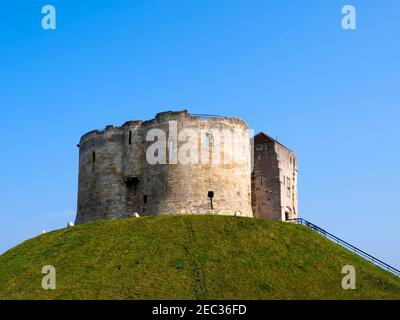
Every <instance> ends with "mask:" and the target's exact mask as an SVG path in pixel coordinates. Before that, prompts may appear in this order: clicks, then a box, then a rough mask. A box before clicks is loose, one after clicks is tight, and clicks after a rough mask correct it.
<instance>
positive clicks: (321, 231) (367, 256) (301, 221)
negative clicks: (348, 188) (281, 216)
mask: <svg viewBox="0 0 400 320" xmlns="http://www.w3.org/2000/svg"><path fill="white" fill-rule="evenodd" d="M286 221H288V222H296V223H297V224H301V225H303V226H306V227H307V228H310V229H312V230H314V231H316V232H317V233H319V234H321V235H323V236H324V237H326V238H327V239H329V240H331V241H334V242H336V243H337V244H338V245H341V246H342V247H344V248H346V249H348V250H351V251H353V252H354V253H356V254H358V255H359V256H361V257H363V258H365V259H367V260H369V261H370V262H372V263H373V264H375V265H377V266H379V267H381V268H382V269H384V270H387V271H389V272H391V273H393V274H394V275H396V276H398V277H400V270H398V269H396V268H394V267H392V266H391V265H389V264H387V263H385V262H383V261H381V260H379V259H378V258H375V257H374V256H372V255H370V254H369V253H366V252H365V251H363V250H361V249H358V248H357V247H355V246H353V245H352V244H350V243H348V242H346V241H344V240H342V239H340V238H339V237H336V236H335V235H333V234H332V233H329V232H328V231H326V230H324V229H322V228H320V227H318V226H317V225H315V224H313V223H311V222H309V221H307V220H305V219H303V218H296V219H289V220H286Z"/></svg>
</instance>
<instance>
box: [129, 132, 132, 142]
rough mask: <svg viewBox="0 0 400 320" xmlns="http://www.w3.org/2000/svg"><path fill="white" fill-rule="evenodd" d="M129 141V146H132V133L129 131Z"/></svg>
mask: <svg viewBox="0 0 400 320" xmlns="http://www.w3.org/2000/svg"><path fill="white" fill-rule="evenodd" d="M128 140H129V141H128V143H129V145H131V144H132V131H129V139H128Z"/></svg>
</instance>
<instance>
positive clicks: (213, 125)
mask: <svg viewBox="0 0 400 320" xmlns="http://www.w3.org/2000/svg"><path fill="white" fill-rule="evenodd" d="M170 121H175V122H176V124H177V128H178V130H180V129H182V128H191V129H193V130H195V131H196V132H197V133H198V134H199V137H200V140H199V142H198V143H199V148H201V147H202V146H204V145H207V144H208V145H209V147H210V155H211V154H212V156H214V152H220V153H221V154H220V157H221V158H220V160H221V161H220V162H218V163H212V162H211V164H204V163H201V162H200V163H197V164H180V163H179V162H178V163H177V162H176V161H174V157H176V153H177V150H179V148H180V147H181V146H182V145H183V144H184V142H182V141H176V140H174V132H170V130H171V128H170V125H169V123H170ZM151 129H161V130H163V131H164V132H165V133H166V137H167V144H166V148H165V154H166V158H167V163H166V164H150V163H148V161H147V160H146V150H147V149H148V147H149V146H150V145H151V144H153V143H154V141H146V134H147V133H148V132H149V130H151ZM215 129H216V130H236V132H239V133H240V134H239V135H238V136H235V139H236V141H235V142H238V141H237V140H240V141H239V142H240V144H241V145H243V146H244V148H243V149H242V151H241V152H240V154H239V157H241V160H242V161H239V162H228V163H225V162H224V157H226V153H225V154H224V153H223V150H233V149H232V148H233V146H230V145H229V144H230V143H231V142H230V141H224V139H223V137H221V145H222V146H221V150H218V151H215V150H214V149H212V148H213V143H212V141H211V140H212V138H213V137H212V132H213V130H215ZM204 132H206V134H204ZM209 133H211V135H208V134H209ZM257 137H259V135H257V136H256V137H255V150H254V158H255V163H254V164H255V167H254V172H253V174H251V167H250V165H251V162H250V158H251V153H250V150H251V149H250V137H249V133H248V127H247V124H246V123H245V122H244V121H243V120H241V119H238V118H221V117H211V118H204V117H201V116H194V115H191V114H189V113H188V112H187V111H180V112H163V113H159V114H157V115H156V117H155V118H154V119H152V120H149V121H129V122H126V123H125V124H123V125H122V126H121V127H114V126H107V127H106V128H105V130H103V131H97V130H95V131H91V132H88V133H87V134H85V135H84V136H82V138H81V141H80V143H79V182H78V208H77V217H76V223H85V222H89V221H93V220H100V219H116V218H123V217H132V216H134V213H135V212H138V213H139V214H140V215H159V214H223V215H240V216H248V217H252V216H253V213H254V216H256V217H264V218H274V219H282V220H284V219H285V218H288V217H290V218H292V217H295V216H296V215H297V190H296V187H295V185H296V179H293V180H291V182H290V184H291V186H292V187H291V191H290V192H291V193H293V198H292V199H291V200H290V198H289V197H288V196H287V194H288V191H287V190H288V189H286V186H285V185H283V182H282V181H283V180H284V181H285V182H284V183H286V180H285V179H286V178H285V179H283V178H282V177H283V176H285V177H286V175H288V176H289V175H290V174H293V172H294V171H290V170H292V169H291V168H292V167H290V164H289V162H287V161H286V160H288V161H294V165H293V168H296V172H297V167H296V165H297V164H296V160H295V156H294V154H293V153H292V152H291V151H290V150H288V149H287V148H285V147H283V146H282V145H280V144H278V143H277V142H276V141H274V140H273V139H272V140H271V141H269V140H268V142H266V141H264V140H265V139H259V138H257ZM208 139H210V141H208ZM269 144H270V145H274V146H275V150H276V151H275V153H276V155H274V153H273V152H272V151H271V150H272V149H271V150H270V148H271V147H269V149H268V151H267V149H265V148H266V147H267V146H268V145H269ZM224 148H226V149H224ZM222 149H223V150H222ZM231 152H232V151H231ZM264 153H266V154H265V155H264ZM267 154H268V156H266V155H267ZM289 155H290V156H289ZM278 157H280V159H277V158H278ZM289 158H292V159H293V160H289ZM263 159H264V160H263ZM210 160H211V158H210ZM279 171H281V172H280V173H279ZM279 174H281V175H282V177H281V178H279V179H278V180H279V181H280V182H279V183H278V180H277V175H279ZM261 177H263V178H262V179H264V181H263V184H262V186H261V185H259V181H261V180H260V179H261ZM290 177H292V175H291V176H290ZM296 177H297V176H296ZM293 178H295V176H293ZM267 191H268V192H270V193H267ZM271 192H272V193H271ZM284 196H286V197H287V198H285V197H284Z"/></svg>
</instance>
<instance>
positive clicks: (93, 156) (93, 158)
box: [92, 151, 96, 163]
mask: <svg viewBox="0 0 400 320" xmlns="http://www.w3.org/2000/svg"><path fill="white" fill-rule="evenodd" d="M92 160H93V163H95V162H96V152H95V151H93V153H92Z"/></svg>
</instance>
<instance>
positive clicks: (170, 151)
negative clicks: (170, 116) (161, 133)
mask: <svg viewBox="0 0 400 320" xmlns="http://www.w3.org/2000/svg"><path fill="white" fill-rule="evenodd" d="M173 160H174V141H173V140H171V141H170V142H169V162H170V163H172V161H173Z"/></svg>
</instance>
